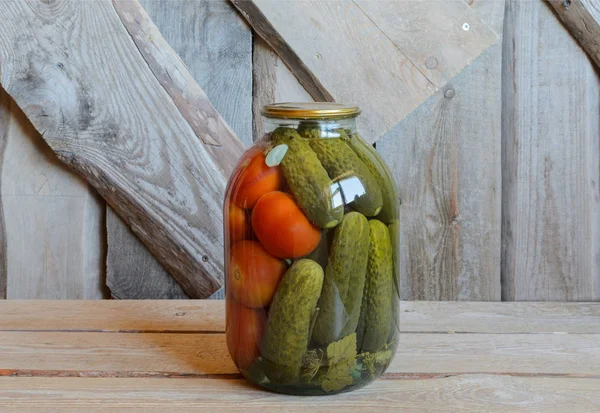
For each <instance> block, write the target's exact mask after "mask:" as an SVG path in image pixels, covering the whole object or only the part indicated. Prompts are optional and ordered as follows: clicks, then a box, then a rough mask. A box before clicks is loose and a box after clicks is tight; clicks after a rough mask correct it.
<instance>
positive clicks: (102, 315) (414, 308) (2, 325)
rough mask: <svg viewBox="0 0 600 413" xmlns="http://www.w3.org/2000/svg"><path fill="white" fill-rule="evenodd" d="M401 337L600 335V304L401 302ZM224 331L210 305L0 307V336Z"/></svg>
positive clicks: (220, 311)
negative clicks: (13, 333) (413, 334)
mask: <svg viewBox="0 0 600 413" xmlns="http://www.w3.org/2000/svg"><path fill="white" fill-rule="evenodd" d="M400 310H401V325H400V328H401V330H402V331H403V332H407V333H409V332H421V333H448V332H458V333H495V334H507V333H513V334H525V333H528V334H535V333H553V332H563V333H581V334H592V333H595V334H600V303H553V302H538V303H525V302H517V303H515V302H491V303H486V302H464V301H448V302H432V301H402V302H401V303H400ZM40 330H42V331H127V332H133V331H144V332H177V331H182V332H207V331H209V332H224V331H225V304H224V303H223V302H215V301H212V300H193V301H175V300H143V301H133V300H127V301H118V300H116V301H69V300H61V301H43V300H42V301H39V300H27V301H22V300H9V301H5V302H1V303H0V331H40Z"/></svg>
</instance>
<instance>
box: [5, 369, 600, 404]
mask: <svg viewBox="0 0 600 413" xmlns="http://www.w3.org/2000/svg"><path fill="white" fill-rule="evenodd" d="M0 380H1V382H2V386H1V387H0V400H2V403H3V405H4V406H5V407H6V408H7V409H8V411H10V412H15V413H25V412H26V413H42V412H43V413H52V412H56V413H69V412H77V413H79V412H81V411H83V410H85V411H86V412H91V413H96V412H108V411H110V412H144V413H163V412H165V411H171V410H173V409H176V410H177V411H178V412H182V413H187V412H189V413H195V412H198V411H221V412H243V413H254V412H257V413H262V412H265V411H285V412H290V413H301V412H317V413H329V412H332V411H338V410H339V411H344V412H356V413H363V412H365V411H378V412H398V411H402V412H415V413H417V412H420V413H431V412H447V411H452V412H463V413H465V412H482V411H485V412H490V413H495V412H532V413H538V412H541V411H543V412H548V413H563V412H565V411H569V412H573V413H588V412H591V411H595V409H596V408H597V406H598V404H599V403H600V396H599V395H598V391H597V390H598V386H600V380H599V379H594V378H585V379H583V378H582V379H569V378H554V377H510V376H492V375H462V376H454V377H437V378H426V379H407V380H378V381H376V382H375V383H373V384H370V385H369V386H367V387H364V388H362V389H359V390H356V391H353V392H351V393H345V394H340V395H336V396H328V397H290V396H285V395H278V394H275V393H269V392H264V391H261V390H258V389H257V388H255V387H253V386H251V385H249V384H248V383H247V382H246V381H244V380H241V379H225V378H222V379H202V378H186V379H173V380H165V379H158V378H139V379H129V378H127V379H118V378H117V379H115V378H94V379H82V378H60V379H56V378H39V377H33V378H13V377H11V378H2V379H0Z"/></svg>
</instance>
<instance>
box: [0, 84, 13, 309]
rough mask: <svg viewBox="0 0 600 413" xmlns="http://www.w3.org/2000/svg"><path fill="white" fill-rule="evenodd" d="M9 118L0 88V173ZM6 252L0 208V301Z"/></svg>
mask: <svg viewBox="0 0 600 413" xmlns="http://www.w3.org/2000/svg"><path fill="white" fill-rule="evenodd" d="M10 118H11V114H10V97H9V96H8V94H7V93H6V92H5V91H4V89H2V88H1V87H0V171H2V169H3V163H4V153H5V152H6V143H7V141H8V128H9V122H10ZM2 195H3V194H2V174H1V173H0V200H2V199H3V198H2ZM6 250H7V248H6V225H5V219H4V208H2V207H0V300H1V299H5V298H6V280H7V275H8V274H7V273H8V271H7V267H8V262H7V261H8V257H7V255H6Z"/></svg>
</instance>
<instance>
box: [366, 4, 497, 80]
mask: <svg viewBox="0 0 600 413" xmlns="http://www.w3.org/2000/svg"><path fill="white" fill-rule="evenodd" d="M355 3H356V4H357V5H358V7H360V9H361V10H362V11H363V12H364V13H365V14H366V15H367V16H368V17H369V19H371V20H372V21H373V22H374V23H375V24H376V25H377V27H379V28H380V29H381V30H382V31H383V32H384V33H385V34H386V35H387V36H388V37H389V38H390V40H391V41H392V42H393V43H394V45H395V46H396V47H397V48H398V49H400V50H402V52H403V53H404V54H405V55H406V56H407V57H408V59H409V60H410V61H411V63H412V64H414V65H415V66H416V67H417V68H418V69H419V71H420V72H421V73H423V74H424V75H425V76H426V77H427V79H429V81H431V82H432V83H433V84H434V85H436V87H438V88H442V87H444V86H445V85H446V83H448V81H449V80H450V79H452V78H453V77H454V76H456V75H457V74H458V73H460V71H461V70H463V69H464V68H465V66H467V65H469V64H470V63H471V62H472V61H473V60H475V58H476V57H477V56H479V55H480V54H481V53H482V52H483V51H485V50H486V49H487V48H488V47H489V46H490V45H492V44H494V43H496V41H497V40H498V38H497V35H496V33H494V31H492V30H490V27H489V26H488V25H487V24H486V23H485V21H483V20H481V18H480V16H479V15H478V13H477V12H476V11H474V10H473V9H472V8H471V7H469V6H468V5H467V3H466V2H464V1H456V0H451V1H437V3H435V2H432V1H431V0H412V1H398V0H391V1H390V0H383V1H381V0H379V1H370V0H355ZM473 3H474V2H473ZM494 30H496V28H494ZM500 33H501V31H500Z"/></svg>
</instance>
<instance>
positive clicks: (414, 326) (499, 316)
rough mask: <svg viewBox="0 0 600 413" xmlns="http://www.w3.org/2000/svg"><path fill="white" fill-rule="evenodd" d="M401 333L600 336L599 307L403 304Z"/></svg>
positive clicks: (494, 303) (485, 303) (488, 303)
mask: <svg viewBox="0 0 600 413" xmlns="http://www.w3.org/2000/svg"><path fill="white" fill-rule="evenodd" d="M400 309H401V314H400V328H401V330H402V331H403V332H461V333H496V334H502V333H519V334H526V333H527V334H535V333H551V332H563V333H594V334H600V303H553V302H538V303H526V302H517V303H515V302H464V301H448V302H432V301H402V302H401V304H400Z"/></svg>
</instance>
